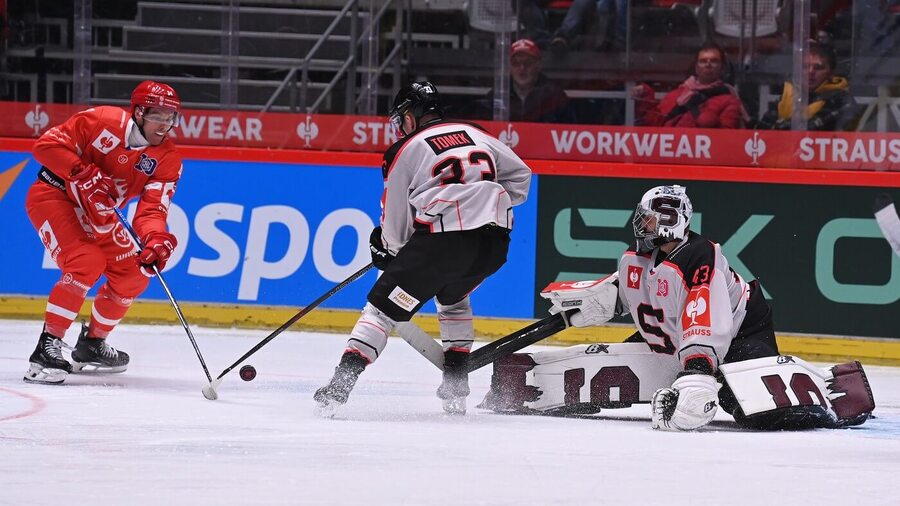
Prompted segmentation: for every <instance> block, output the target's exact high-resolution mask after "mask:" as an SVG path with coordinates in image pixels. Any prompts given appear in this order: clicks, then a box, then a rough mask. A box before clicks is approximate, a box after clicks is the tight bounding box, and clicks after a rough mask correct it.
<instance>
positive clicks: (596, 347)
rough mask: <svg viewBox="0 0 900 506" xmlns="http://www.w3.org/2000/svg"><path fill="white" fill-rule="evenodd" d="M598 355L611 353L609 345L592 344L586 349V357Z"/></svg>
mask: <svg viewBox="0 0 900 506" xmlns="http://www.w3.org/2000/svg"><path fill="white" fill-rule="evenodd" d="M597 353H607V354H608V353H609V345H608V344H592V345H590V346H588V347H587V348H585V350H584V354H585V355H594V354H597Z"/></svg>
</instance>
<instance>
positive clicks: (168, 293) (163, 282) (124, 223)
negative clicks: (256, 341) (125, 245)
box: [113, 207, 212, 395]
mask: <svg viewBox="0 0 900 506" xmlns="http://www.w3.org/2000/svg"><path fill="white" fill-rule="evenodd" d="M113 210H115V211H116V216H118V217H119V221H120V222H122V226H124V227H125V230H127V231H128V234H129V235H131V238H132V239H134V243H135V244H137V247H138V248H140V249H142V250H143V249H144V245H143V244H142V243H141V240H140V239H138V236H137V232H135V231H134V229H133V228H131V224H130V223H128V220H126V219H125V215H123V214H122V211H120V210H119V208H118V207H114V208H113ZM153 272H154V274H156V279H158V280H159V284H160V285H162V288H163V291H164V292H166V296H168V297H169V302H171V303H172V307H173V308H175V314H177V315H178V321H180V322H181V326H182V328H184V331H185V332H187V336H188V339H190V340H191V344H192V345H193V346H194V351H195V352H196V353H197V358H198V359H200V365H201V366H203V372H204V373H206V379H207V380H209V381H212V376H210V375H209V368H207V367H206V361H205V360H203V355H202V354H201V353H200V347H199V346H197V340H196V339H194V334H193V333H192V332H191V328H190V327H189V326H188V323H187V320H185V319H184V313H182V312H181V308H180V307H179V306H178V302H176V301H175V297H174V296H173V295H172V291H171V290H169V285H167V284H166V280H165V279H163V276H162V273H161V272H159V268H158V267H156V265H153ZM204 395H205V394H204Z"/></svg>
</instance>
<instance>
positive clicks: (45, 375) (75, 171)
mask: <svg viewBox="0 0 900 506" xmlns="http://www.w3.org/2000/svg"><path fill="white" fill-rule="evenodd" d="M180 109H181V101H180V100H179V99H178V95H177V94H176V93H175V90H174V89H172V87H171V86H169V85H167V84H163V83H157V82H153V81H144V82H142V83H140V84H139V85H137V87H136V88H135V89H134V91H133V92H132V94H131V107H130V110H125V109H122V108H120V107H111V106H99V107H93V108H91V109H87V110H85V111H82V112H79V113H77V114H75V115H73V116H72V117H70V118H69V119H68V120H66V121H65V122H64V123H62V124H61V125H58V126H55V127H53V128H51V129H50V130H48V131H47V132H46V133H44V135H42V136H41V137H40V138H39V139H38V140H37V141H36V142H35V144H34V149H33V154H34V158H35V160H37V161H38V163H40V164H41V165H42V166H41V168H40V170H39V171H38V177H37V181H35V182H34V184H32V185H31V188H30V189H29V190H28V195H27V196H26V199H25V210H26V212H27V213H28V218H29V219H30V220H31V223H32V225H33V226H34V228H35V230H36V231H37V233H38V236H39V237H40V239H41V242H43V244H44V247H45V248H46V250H47V252H48V253H49V255H50V258H52V259H53V260H54V261H55V262H56V265H57V266H58V267H59V269H60V270H61V271H62V274H61V276H60V278H59V280H58V281H57V282H56V284H55V285H53V287H52V288H51V289H50V295H49V297H48V299H47V309H46V312H45V313H44V328H43V331H42V332H41V335H40V337H39V338H38V343H37V346H36V347H35V349H34V353H32V354H31V357H30V358H29V362H30V367H29V369H28V371H27V372H26V373H25V377H24V378H23V379H24V380H25V381H26V382H29V383H45V384H59V383H62V382H63V381H64V380H65V378H66V375H67V374H69V373H73V372H75V373H77V372H83V373H87V372H91V373H97V372H122V371H124V370H125V369H126V367H127V366H128V361H129V357H128V354H127V353H125V352H123V351H118V350H116V349H115V348H112V347H110V346H109V345H108V344H106V337H107V336H108V335H109V333H110V332H111V331H112V330H113V328H115V326H116V324H117V323H119V321H120V320H121V319H122V318H123V317H124V316H125V313H126V312H127V311H128V308H129V306H131V303H132V302H133V301H134V298H135V297H137V296H139V295H140V294H141V293H143V291H144V290H145V289H146V288H147V285H148V283H149V280H150V277H152V276H153V275H154V273H153V267H154V266H155V267H157V268H158V269H159V270H160V271H161V270H162V269H163V268H164V267H165V265H166V261H167V260H168V259H169V258H170V257H171V255H172V252H173V251H174V250H175V246H176V245H177V241H176V239H175V236H174V235H172V234H171V233H169V232H168V231H167V229H166V217H167V215H168V211H169V205H170V204H171V202H172V195H173V194H174V193H175V187H176V185H177V184H178V179H179V178H180V177H181V169H182V166H181V158H180V157H179V155H178V153H177V152H176V150H175V146H174V145H173V143H172V142H171V141H170V140H169V138H168V133H169V132H170V131H171V130H172V128H173V127H174V126H175V125H176V124H178V121H179V111H180ZM134 197H138V198H139V199H140V200H139V201H138V204H137V211H136V213H135V216H134V220H133V224H134V229H135V231H136V232H137V234H138V237H139V238H140V239H141V242H142V243H143V245H144V248H143V249H139V248H138V247H137V245H135V244H134V243H133V242H132V240H131V236H130V235H129V234H128V231H127V230H126V229H125V228H124V226H123V225H122V224H121V223H120V222H119V220H118V217H117V216H116V213H115V209H114V208H116V207H121V206H123V205H124V204H125V203H126V202H128V201H129V200H130V199H132V198H134ZM101 275H105V276H106V282H105V283H103V285H101V286H100V288H99V290H98V291H97V294H96V296H95V298H94V303H93V307H92V308H91V321H90V326H88V325H85V324H83V323H82V328H81V333H80V334H79V336H78V341H77V343H76V344H75V346H74V348H70V347H69V346H68V345H66V344H65V343H64V342H63V337H64V336H65V334H66V331H67V330H68V329H69V327H70V326H71V324H72V322H73V321H74V320H75V318H76V317H77V316H78V311H79V310H80V309H81V306H82V304H83V303H84V299H85V296H86V295H87V292H88V290H90V289H91V288H92V287H93V286H94V285H95V284H96V283H97V281H98V280H99V279H100V276H101ZM63 348H67V349H71V362H70V361H69V360H67V359H66V357H65V356H64V355H63V353H62V350H63Z"/></svg>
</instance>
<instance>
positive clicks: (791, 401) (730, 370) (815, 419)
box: [720, 355, 875, 430]
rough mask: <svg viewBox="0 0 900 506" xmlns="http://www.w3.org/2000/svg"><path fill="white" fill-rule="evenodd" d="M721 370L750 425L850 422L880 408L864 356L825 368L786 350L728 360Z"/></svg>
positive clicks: (740, 417) (738, 415) (742, 419)
mask: <svg viewBox="0 0 900 506" xmlns="http://www.w3.org/2000/svg"><path fill="white" fill-rule="evenodd" d="M720 370H721V372H722V374H723V377H724V380H725V382H726V385H727V387H728V389H729V392H730V394H731V395H733V397H734V401H735V403H736V405H737V406H736V407H735V408H734V412H733V415H734V418H735V420H736V421H737V422H738V424H740V425H743V426H746V427H751V428H755V429H762V430H785V429H788V430H801V429H812V428H838V427H847V426H850V425H858V424H860V423H862V422H864V421H865V420H866V419H867V418H868V415H869V413H871V411H872V410H873V409H874V408H875V402H874V399H873V397H872V391H871V388H869V385H868V381H867V379H866V377H865V373H864V372H863V370H862V366H861V365H859V362H851V363H848V364H841V365H838V366H834V367H832V368H830V369H828V370H822V369H818V368H816V367H813V366H811V365H810V364H808V363H807V362H805V361H803V360H801V359H799V358H797V357H792V356H789V355H781V356H778V357H764V358H759V359H754V360H746V361H743V362H735V363H731V364H724V365H722V366H721V367H720ZM724 395H728V393H723V396H724ZM838 410H840V411H838Z"/></svg>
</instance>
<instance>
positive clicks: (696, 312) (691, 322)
mask: <svg viewBox="0 0 900 506" xmlns="http://www.w3.org/2000/svg"><path fill="white" fill-rule="evenodd" d="M709 326H710V318H709V287H708V286H706V285H702V286H695V287H694V288H692V289H691V293H690V294H688V300H687V303H686V304H685V305H684V314H682V315H681V328H683V329H685V331H684V336H685V337H689V336H690V335H698V334H702V332H701V330H703V329H698V331H697V332H694V333H693V334H689V333H690V332H691V330H690V328H691V327H709ZM706 330H707V331H708V328H707V329H706ZM702 335H709V334H702Z"/></svg>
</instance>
